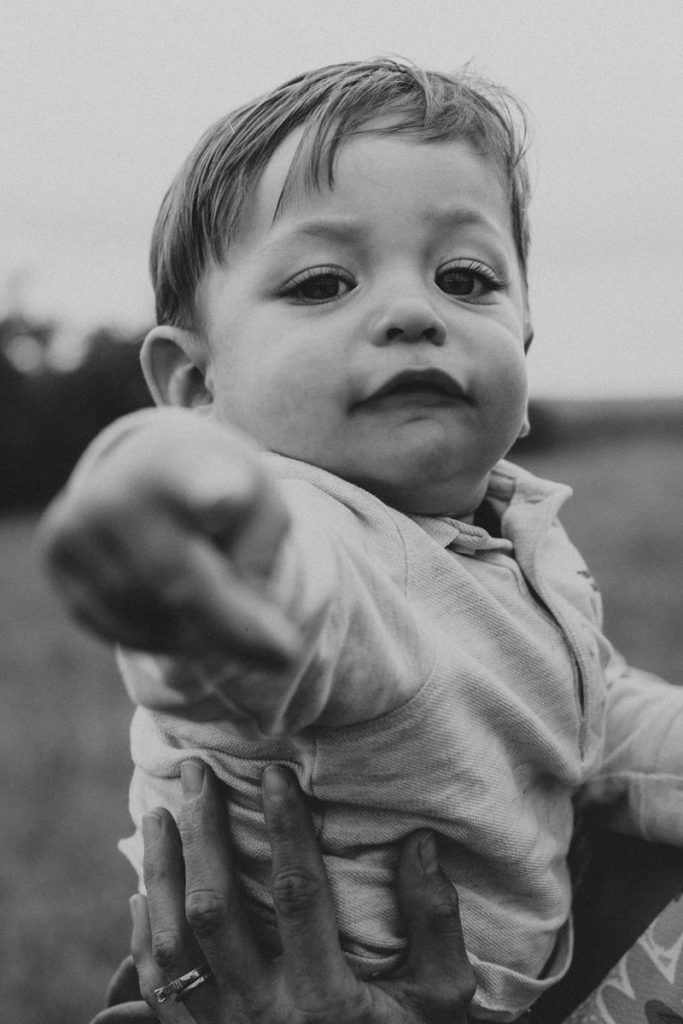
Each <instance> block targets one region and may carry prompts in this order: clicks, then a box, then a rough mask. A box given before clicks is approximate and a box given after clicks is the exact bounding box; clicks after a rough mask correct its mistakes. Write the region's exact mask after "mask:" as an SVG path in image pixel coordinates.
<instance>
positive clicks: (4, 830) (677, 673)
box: [0, 436, 683, 1024]
mask: <svg viewBox="0 0 683 1024" xmlns="http://www.w3.org/2000/svg"><path fill="white" fill-rule="evenodd" d="M524 462H525V464H527V465H528V466H529V468H531V469H534V470H535V471H538V472H540V473H541V474H544V475H547V476H550V477H552V478H554V479H560V480H564V481H566V482H568V483H570V484H571V485H572V486H573V487H574V488H575V497H574V498H573V499H572V500H571V502H570V503H569V505H568V506H567V509H566V514H565V515H564V517H563V519H564V522H565V524H566V525H567V527H568V529H569V531H570V533H571V535H572V536H573V538H574V539H575V541H576V542H577V544H578V546H579V547H580V548H581V550H582V552H583V554H584V556H585V557H586V559H587V561H588V563H589V565H590V566H591V568H592V569H593V571H594V573H595V574H596V576H597V577H598V580H599V581H600V583H601V585H602V589H603V593H604V596H605V603H606V606H607V632H608V634H609V635H610V637H611V638H612V640H613V641H614V642H615V643H616V644H617V646H619V647H620V648H621V649H622V650H623V652H624V653H625V654H626V655H627V657H628V658H629V660H631V661H632V662H633V663H634V664H637V665H641V666H643V667H648V668H650V669H651V670H653V671H656V672H659V673H660V674H661V675H663V676H665V677H667V678H669V679H671V680H672V681H681V680H683V629H682V628H681V625H682V623H681V608H683V543H682V541H681V531H680V527H679V521H680V509H681V507H683V473H682V472H681V460H680V440H679V439H678V438H671V439H669V440H667V438H666V437H663V438H660V439H657V441H656V442H653V441H651V440H650V441H648V440H646V439H643V440H638V439H637V438H634V437H632V436H630V437H627V438H621V439H620V438H612V439H609V438H607V439H602V440H600V441H599V442H595V443H594V444H592V445H591V446H589V447H585V446H584V447H581V448H578V447H574V448H572V447H568V446H562V447H561V448H560V449H559V450H558V451H557V452H549V453H542V454H535V455H533V456H525V458H524ZM34 528H35V519H34V518H30V517H25V518H16V519H7V520H4V521H0V563H1V564H2V577H1V582H0V641H1V642H0V684H1V685H2V716H1V718H0V786H1V787H2V804H1V806H2V827H1V828H0V900H1V901H2V902H1V906H2V917H1V918H0V920H1V921H2V925H1V932H0V943H1V949H0V953H1V957H2V959H1V962H2V973H1V975H0V978H1V981H0V987H1V989H2V991H0V1007H1V1011H0V1012H1V1014H2V1018H3V1019H4V1020H7V1021H8V1022H12V1024H14V1022H16V1024H85V1022H87V1021H88V1020H89V1019H90V1017H91V1016H93V1015H94V1013H95V1012H96V1011H97V1010H98V1009H99V1008H101V1005H102V994H103V991H104V988H105V985H106V982H107V980H108V978H109V976H110V974H111V971H112V969H113V967H114V966H115V965H116V963H117V962H118V961H119V960H120V959H121V957H122V956H123V955H124V954H125V953H126V952H127V942H128V911H127V897H128V895H129V894H130V892H131V891H132V888H133V884H134V880H133V877H132V873H131V871H130V870H129V868H128V867H127V865H126V863H125V861H124V860H123V858H122V857H121V855H120V854H118V852H117V851H116V841H117V839H118V838H119V837H120V836H121V835H124V834H126V832H127V830H128V818H127V809H126V801H127V796H126V794H127V784H128V777H129V760H128V741H127V729H128V720H129V717H130V706H129V704H128V700H127V698H126V697H125V695H124V693H123V689H122V687H121V685H120V683H119V681H118V679H117V676H116V672H115V670H114V667H113V664H112V659H111V655H110V654H109V652H108V650H107V649H106V648H104V647H102V646H100V645H99V644H97V643H94V642H92V641H90V640H89V639H87V638H86V637H84V636H83V634H82V633H80V632H79V631H78V630H77V629H75V628H74V627H72V626H71V625H70V623H69V622H68V621H67V620H66V619H65V617H64V616H63V615H62V613H61V612H60V610H59V608H58V607H57V605H56V602H55V601H54V600H53V598H52V596H51V594H50V593H49V591H48V589H47V586H46V584H45V583H44V581H43V579H42V577H41V575H40V572H39V570H38V568H37V565H36V561H35V555H34V552H33V532H34Z"/></svg>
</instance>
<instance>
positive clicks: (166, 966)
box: [152, 930, 181, 974]
mask: <svg viewBox="0 0 683 1024" xmlns="http://www.w3.org/2000/svg"><path fill="white" fill-rule="evenodd" d="M180 955H181V944H180V939H179V936H178V934H177V933H176V932H175V931H171V930H168V931H159V932H155V933H154V934H153V935H152V957H153V958H154V962H155V963H156V964H157V966H158V967H160V968H161V969H162V971H166V973H167V974H172V973H173V972H174V971H175V969H176V967H177V966H178V963H179V961H180Z"/></svg>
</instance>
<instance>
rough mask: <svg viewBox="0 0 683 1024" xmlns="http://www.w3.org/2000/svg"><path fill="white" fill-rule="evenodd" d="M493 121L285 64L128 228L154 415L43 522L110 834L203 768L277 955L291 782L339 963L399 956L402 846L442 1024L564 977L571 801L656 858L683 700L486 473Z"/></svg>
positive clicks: (507, 471) (490, 418)
mask: <svg viewBox="0 0 683 1024" xmlns="http://www.w3.org/2000/svg"><path fill="white" fill-rule="evenodd" d="M520 116H521V115H520V114H519V111H518V110H517V108H516V106H515V105H514V103H513V102H512V101H511V100H510V99H509V97H507V96H506V94H505V93H504V92H503V91H502V90H499V89H496V88H494V87H493V86H490V85H487V84H485V83H482V82H480V81H478V80H476V79H473V78H472V77H471V76H470V75H467V74H456V75H452V76H450V75H444V74H439V73H433V72H427V71H422V70H420V69H417V68H415V67H413V66H411V65H409V64H404V63H401V62H396V61H392V60H383V59H382V60H377V61H372V62H362V63H349V64H341V65H337V66H332V67H327V68H322V69H321V70H318V71H314V72H311V73H309V74H306V75H303V76H301V77H299V78H297V79H295V80H293V81H291V82H288V83H286V84H285V85H283V86H281V87H280V88H278V89H276V90H274V91H273V92H272V93H270V94H269V95H267V96H265V97H263V98H261V99H259V100H256V101H255V102H253V103H251V104H248V105H247V106H245V107H243V108H241V109H240V110H238V111H237V112H235V113H234V114H232V115H230V116H228V117H226V118H225V119H223V120H221V121H219V122H218V123H217V124H215V125H214V126H213V127H212V128H211V129H210V130H209V131H208V132H207V133H206V134H205V135H204V137H203V138H202V139H201V140H200V142H199V144H198V146H197V147H196V149H195V150H194V151H193V153H192V154H191V155H190V157H189V159H188V160H187V162H186V163H185V165H184V166H183V168H182V169H181V171H180V173H179V174H178V176H177V177H176V179H175V181H174V183H173V185H172V186H171V189H170V191H169V192H168V194H167V196H166V198H165V200H164V202H163V205H162V208H161V211H160V214H159V217H158V220H157V224H156V227H155V231H154V238H153V247H152V271H153V278H154V285H155V290H156V297H157V313H158V326H157V327H155V328H154V329H153V330H152V331H151V332H150V334H149V335H148V337H147V338H146V341H145V344H144V348H143V355H142V361H143V368H144V372H145V376H146V379H147V381H148V384H149V387H150V389H151V391H152V394H153V396H154V399H155V402H156V404H157V405H158V406H161V407H163V408H162V409H156V410H146V411H144V412H142V413H139V414H136V415H134V416H132V417H129V418H127V419H125V420H122V421H120V422H119V423H117V424H115V425H114V426H113V427H111V428H109V430H108V431H106V432H105V434H104V435H103V436H102V437H101V438H99V439H98V440H97V441H96V442H95V444H94V446H93V447H92V448H91V450H90V451H89V452H88V453H87V454H86V456H85V457H84V460H83V461H82V463H81V465H80V467H79V468H78V470H77V472H76V474H75V476H74V479H73V481H72V483H71V484H70V486H69V488H68V489H67V491H66V492H65V494H64V495H63V496H62V497H61V498H60V499H59V500H58V501H57V503H56V504H55V506H54V507H53V509H52V511H51V513H50V514H49V516H48V519H47V523H46V527H45V537H46V545H47V552H48V558H49V562H50V566H51V570H52V572H53V575H54V576H55V578H56V580H57V583H58V585H59V586H60V587H61V588H62V592H63V595H64V597H65V599H66V602H67V604H68V605H69V606H70V607H71V609H72V611H73V612H74V614H75V615H76V616H78V617H79V618H80V619H81V620H83V621H85V622H86V623H87V624H89V625H90V626H91V627H92V628H93V629H95V630H96V631H97V632H98V633H99V634H100V635H102V636H104V637H106V638H109V639H112V640H114V641H116V642H117V643H119V644H121V645H122V646H123V648H125V650H124V651H123V652H122V653H121V654H120V662H121V666H122V670H123V675H124V678H125V681H126V684H127V687H128V689H129V692H130V693H131V695H132V697H133V699H134V700H135V702H136V703H137V704H138V708H137V710H136V712H135V716H134V720H133V727H132V749H133V757H134V760H135V764H136V768H135V775H134V779H133V783H132V789H131V810H132V815H133V818H134V821H135V824H136V834H135V836H134V837H133V838H132V839H130V840H127V841H126V842H125V843H123V844H122V846H123V848H124V850H125V852H126V853H127V855H128V856H129V857H130V859H131V861H132V863H133V864H134V866H135V867H136V869H137V870H138V872H139V873H141V842H140V824H141V818H142V816H143V814H144V813H145V812H147V811H148V810H150V809H151V808H152V807H154V806H156V805H159V804H164V805H166V806H167V807H169V808H170V809H171V810H177V809H178V807H179V804H180V801H181V793H180V781H179V769H180V764H181V762H182V761H184V760H186V759H188V757H197V758H200V759H202V760H204V761H205V762H206V763H208V764H209V765H210V766H211V768H212V769H213V770H214V771H215V772H216V774H217V775H218V776H219V778H220V779H221V780H222V781H223V783H224V787H225V795H226V800H228V801H229V802H230V816H231V822H232V827H233V829H234V832H235V841H236V843H237V845H238V847H239V849H240V851H241V862H240V867H241V870H242V872H243V877H244V884H245V887H246V889H247V891H248V893H249V894H250V895H251V896H252V897H253V900H254V903H255V907H256V908H257V913H258V916H259V919H260V921H261V934H262V941H263V943H264V945H265V946H266V947H267V948H273V949H274V948H275V943H276V941H277V939H276V931H275V927H274V921H273V914H272V907H271V904H270V902H269V897H268V872H269V863H268V844H267V842H266V838H265V833H264V829H263V825H262V819H261V814H260V808H259V804H258V797H257V794H258V788H259V781H260V775H261V771H262V769H263V767H264V765H265V764H267V763H268V762H270V761H277V762H280V763H283V764H286V765H288V766H289V767H290V768H291V769H292V770H293V771H294V772H295V773H296V774H297V777H298V779H299V783H300V785H301V786H302V787H303V788H304V790H305V791H306V792H307V793H308V794H309V795H310V798H311V803H312V807H313V809H314V811H315V814H316V820H317V827H318V832H319V839H320V842H321V845H322V848H323V851H324V854H325V858H326V864H327V868H328V871H329V873H330V877H331V881H332V885H333V890H334V896H335V901H336V909H337V914H338V920H339V925H340V932H341V936H342V941H343V944H344V948H345V950H346V953H347V956H348V958H349V960H350V962H351V963H352V964H353V966H354V968H355V969H356V970H358V971H359V972H361V973H362V974H363V975H365V976H375V975H381V974H383V973H386V972H388V971H390V970H392V969H394V968H395V966H396V964H397V963H398V962H400V958H401V956H402V953H403V951H404V948H405V940H404V935H403V932H402V924H401V919H400V915H399V913H398V909H397V906H396V903H395V899H394V866H395V854H396V850H397V848H398V846H399V844H400V840H401V839H402V838H403V837H404V836H406V835H407V834H408V833H410V832H412V831H414V830H415V829H417V828H422V827H427V828H431V829H433V830H434V831H435V832H436V833H437V835H438V840H439V851H440V860H441V863H442V865H443V867H444V869H445V870H446V872H447V874H448V875H449V877H450V878H451V879H452V881H453V883H454V885H455V886H456V887H457V889H458V892H459V895H460V905H461V912H462V918H463V926H464V932H465V938H466V942H467V948H468V953H469V955H470V958H471V960H472V963H473V966H474V968H475V972H476V976H477V982H478V991H477V995H476V997H475V1001H474V1003H473V1006H472V1010H471V1013H472V1015H473V1016H474V1017H477V1018H480V1019H484V1020H501V1021H509V1020H514V1019H515V1018H516V1017H518V1016H519V1015H520V1014H521V1013H522V1012H523V1011H524V1010H525V1009H526V1008H527V1007H528V1006H529V1005H530V1004H531V1003H533V1001H534V1000H535V999H536V998H537V997H538V996H539V995H540V994H541V993H542V992H543V991H544V990H545V989H546V988H547V987H549V986H550V985H552V984H553V983H554V982H556V981H557V979H558V978H559V977H560V976H561V975H562V973H563V972H564V971H565V970H566V968H567V966H568V963H569V960H570V958H571V947H572V938H571V919H570V903H571V887H570V879H569V874H568V869H567V852H568V849H569V845H570V841H571V838H572V831H573V824H574V808H575V804H576V803H577V801H580V802H581V803H582V804H584V803H588V802H590V803H593V804H602V805H603V806H604V819H605V822H606V823H608V824H610V825H611V826H612V827H616V828H621V829H627V830H631V831H635V832H638V833H639V834H641V835H645V836H648V837H650V838H653V839H659V840H665V841H670V842H671V841H675V842H681V841H683V802H682V801H681V800H680V799H679V793H680V791H681V788H682V784H683V690H679V689H678V688H676V687H672V686H670V685H668V684H666V683H663V682H662V681H660V680H658V679H655V678H654V677H652V676H648V675H646V674H645V673H638V672H635V671H633V670H631V669H629V668H627V667H626V666H625V664H624V662H623V660H622V659H621V658H620V657H619V656H618V655H617V654H616V653H615V652H614V650H613V649H612V647H611V646H610V644H609V643H608V641H607V640H606V639H605V637H604V636H603V634H602V631H601V630H602V626H601V607H600V599H599V595H598V594H597V592H596V589H595V585H594V583H593V581H592V580H591V577H590V575H589V573H588V572H587V570H586V567H585V564H584V562H583V561H582V559H581V558H580V556H579V554H578V553H577V551H576V550H575V549H574V548H573V547H572V545H571V544H570V542H569V541H568V539H567V538H566V536H565V534H564V532H563V530H562V528H561V526H560V525H559V523H558V521H557V514H558V510H559V508H560V506H561V505H562V503H563V502H564V500H565V499H566V498H567V496H568V495H569V493H570V492H569V489H568V488H567V487H564V486H560V485H557V484H554V483H549V482H547V481H544V480H539V479H537V478H535V477H534V476H532V475H531V474H529V473H528V472H525V471H523V470H521V469H519V468H517V467H516V466H514V465H512V464H511V463H509V462H505V461H501V460H502V459H503V457H504V456H505V454H506V453H507V452H508V450H509V449H510V447H511V446H512V445H513V443H514V442H515V440H516V439H517V438H518V437H519V436H520V435H521V434H522V433H524V432H525V431H526V429H527V383H526V372H525V352H526V350H527V348H528V346H529V344H530V342H531V338H532V328H531V322H530V317H529V308H528V301H527V282H526V263H527V255H528V245H529V242H528V239H529V234H528V222H527V206H528V193H529V189H528V179H527V173H526V170H525V164H524V152H523V150H524V139H523V132H521V131H520V130H519V129H518V127H517V125H518V123H519V120H520Z"/></svg>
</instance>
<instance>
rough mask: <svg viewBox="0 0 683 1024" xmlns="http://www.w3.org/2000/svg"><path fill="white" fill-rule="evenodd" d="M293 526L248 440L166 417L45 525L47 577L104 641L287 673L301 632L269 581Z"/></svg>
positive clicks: (136, 434)
mask: <svg viewBox="0 0 683 1024" xmlns="http://www.w3.org/2000/svg"><path fill="white" fill-rule="evenodd" d="M287 527H288V515H287V511H286V509H285V506H284V504H283V502H282V500H281V498H280V495H279V493H278V490H277V486H276V485H275V483H274V482H273V481H271V479H270V478H269V477H268V475H267V474H266V472H265V471H264V470H263V468H262V466H261V465H260V463H259V460H258V456H257V453H256V450H255V448H254V447H253V446H252V444H251V443H250V442H249V441H247V440H246V439H245V438H244V437H243V436H242V435H241V434H239V433H238V432H236V431H233V430H228V429H227V428H225V427H223V426H221V425H219V424H217V423H215V422H213V421H210V420H208V419H206V418H204V417H203V416H200V415H197V414H196V413H185V412H181V411H178V410H160V411H159V412H157V413H155V414H152V415H150V416H149V417H148V418H147V420H146V421H143V425H142V426H140V425H138V426H137V427H133V428H132V429H131V430H130V432H129V433H127V434H126V433H125V432H124V433H123V434H122V436H121V437H120V438H118V440H117V441H116V443H115V444H114V445H113V446H110V448H109V449H108V450H107V449H105V451H104V452H103V453H102V454H100V456H99V459H95V464H94V466H93V468H92V469H91V470H90V471H89V472H88V471H87V470H86V472H85V473H84V472H83V471H81V473H80V475H77V476H76V481H75V483H74V484H73V485H71V486H70V487H69V488H68V489H67V490H66V491H65V492H64V494H62V495H61V496H60V497H59V498H57V499H56V501H55V502H54V503H53V504H52V506H51V507H50V508H49V510H48V512H47V514H46V517H45V519H44V522H43V526H42V544H43V548H44V551H45V556H46V562H47V566H48V570H49V572H50V574H51V576H52V578H53V580H54V582H55V584H56V586H57V589H58V590H59V591H60V592H61V595H62V597H63V598H64V599H65V601H66V604H67V607H68V608H69V610H70V611H71V613H72V614H73V615H74V616H75V617H76V618H77V619H78V620H79V621H81V622H82V623H84V624H85V625H86V626H88V627H89V628H90V629H92V630H94V631H95V632H96V633H98V634H99V635H100V636H101V637H103V638H105V639H107V640H113V641H116V642H118V643H121V644H124V645H125V646H128V647H133V648H139V649H143V650H148V651H154V652H161V653H165V654H182V655H186V656H197V655H200V656H201V655H206V654H209V653H216V652H220V651H226V652H229V653H230V654H231V655H232V656H234V655H239V656H243V657H245V658H247V659H248V660H249V661H250V662H251V663H252V664H254V665H258V666H263V667H284V666H285V665H286V664H287V663H288V662H289V661H290V659H291V658H292V657H293V655H294V652H295V650H296V646H297V641H296V632H295V630H294V628H293V626H292V625H291V624H290V623H289V622H288V621H287V620H286V619H285V618H284V616H283V614H282V612H281V611H280V609H279V608H278V607H276V605H275V604H273V602H272V601H271V600H269V598H268V593H267V584H268V581H269V578H270V574H271V571H272V568H273V564H274V561H275V558H276V555H277V552H278V549H279V546H280V543H281V541H282V539H283V537H284V535H285V533H286V531H287Z"/></svg>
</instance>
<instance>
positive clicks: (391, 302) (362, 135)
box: [143, 60, 531, 514]
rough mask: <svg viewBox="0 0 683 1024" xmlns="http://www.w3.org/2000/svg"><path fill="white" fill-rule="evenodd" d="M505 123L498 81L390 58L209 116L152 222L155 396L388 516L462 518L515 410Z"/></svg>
mask: <svg viewBox="0 0 683 1024" xmlns="http://www.w3.org/2000/svg"><path fill="white" fill-rule="evenodd" d="M518 122H519V108H518V107H516V106H515V105H514V103H513V102H512V101H510V99H509V97H507V95H506V94H505V93H504V92H503V91H502V90H499V89H496V88H494V87H492V86H490V85H488V84H484V83H482V82H481V81H479V80H476V79H474V78H473V77H472V76H470V75H469V74H459V75H454V76H450V75H442V74H439V73H434V72H425V71H421V70H419V69H417V68H414V67H413V66H411V65H407V64H404V63H399V62H396V61H393V60H377V61H372V62H363V63H360V62H359V63H350V64H342V65H335V66H333V67H328V68H323V69H321V70H319V71H314V72H310V73H308V74H306V75H303V76H301V77H299V78H297V79H294V80H292V81H291V82H288V83H286V84H285V85H283V86H282V87H280V88H279V89H276V90H274V91H273V92H272V93H270V94H268V95H267V96H265V97H262V98H261V99H259V100H257V101H255V102H254V103H251V104H248V105H247V106H245V107H242V108H241V109H240V110H238V111H236V112H235V113H234V114H232V115H230V116H228V117H227V118H224V119H222V120H221V121H219V122H217V123H216V124H215V125H214V126H213V127H212V128H211V129H210V130H209V131H208V132H207V133H206V134H205V135H204V136H203V138H202V139H201V140H200V142H199V144H198V145H197V147H196V148H195V150H194V151H193V153H192V154H191V155H190V157H189V158H188V160H187V161H186V162H185V164H184V165H183V167H182V168H181V171H180V173H179V174H178V176H177V177H176V179H175V181H174V183H173V184H172V186H171V188H170V190H169V192H168V194H167V195H166V197H165V199H164V202H163V204H162V208H161V210H160V213H159V216H158V219H157V223H156V227H155V231H154V237H153V246H152V275H153V279H154V286H155V291H156V301H157V316H158V322H159V326H158V327H156V328H155V329H154V330H153V331H152V332H151V333H150V335H149V336H148V339H147V341H146V344H145V349H144V353H143V365H144V368H145V372H146V375H147V379H148V381H149V383H150V386H151V388H152V391H153V393H154V396H155V398H156V400H157V401H158V402H164V403H169V402H170V403H174V404H182V405H186V406H192V407H196V408H198V409H200V410H208V411H210V412H211V414H212V415H216V416H217V417H218V418H220V419H223V420H226V421H229V422H232V423H234V424H236V425H237V426H239V427H241V428H242V429H244V430H246V431H247V432H249V433H251V434H252V435H253V436H254V437H255V438H256V439H257V440H258V441H260V442H261V443H262V444H263V445H264V446H266V447H268V448H270V449H272V450H274V451H278V452H280V453H281V454H284V455H289V456H291V457H293V458H297V459H301V460H304V461H307V462H311V463H314V464H316V465H319V466H322V467H323V468H325V469H328V470H330V471H332V472H334V473H337V474H338V475H340V476H342V477H344V478H346V479H349V480H352V481H353V482H355V483H358V484H360V485H361V486H364V487H366V488H367V489H369V490H371V491H373V492H374V493H376V494H378V495H379V496H380V497H382V498H383V499H385V500H386V501H388V502H389V503H391V504H394V505H396V506H397V507H399V508H402V509H404V510H406V511H410V512H431V513H444V514H465V513H466V512H468V511H471V510H472V509H473V508H474V507H476V505H477V504H478V503H479V501H480V500H481V498H482V495H483V492H484V490H485V486H486V482H487V480H488V475H489V472H490V470H491V468H492V466H493V464H494V463H495V462H496V461H497V460H498V459H499V458H500V457H501V456H502V455H504V454H505V452H506V451H507V450H508V448H509V447H510V445H511V444H512V443H513V441H514V440H515V438H516V437H517V435H518V434H519V432H520V430H521V429H522V427H523V424H524V422H525V413H526V375H525V369H524V351H525V348H526V346H527V344H528V342H529V340H530V337H531V330H530V326H529V322H528V315H527V302H526V260H527V254H528V243H529V232H528V221H527V205H528V193H529V188H528V178H527V173H526V168H525V164H524V152H523V150H524V137H523V133H522V132H519V131H518V129H517V127H516V126H517V124H518Z"/></svg>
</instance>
